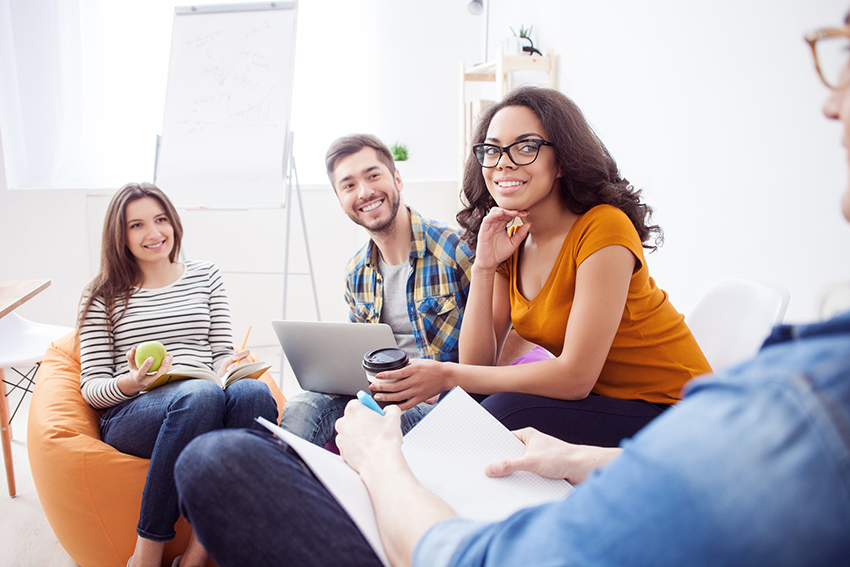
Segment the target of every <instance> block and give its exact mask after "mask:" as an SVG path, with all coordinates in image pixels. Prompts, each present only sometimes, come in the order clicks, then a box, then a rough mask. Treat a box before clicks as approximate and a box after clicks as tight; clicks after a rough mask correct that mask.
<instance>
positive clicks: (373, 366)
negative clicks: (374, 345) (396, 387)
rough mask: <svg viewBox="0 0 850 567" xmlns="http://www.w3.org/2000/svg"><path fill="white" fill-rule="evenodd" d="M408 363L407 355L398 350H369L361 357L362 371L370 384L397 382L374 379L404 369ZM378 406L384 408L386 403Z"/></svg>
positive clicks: (379, 403)
mask: <svg viewBox="0 0 850 567" xmlns="http://www.w3.org/2000/svg"><path fill="white" fill-rule="evenodd" d="M409 362H410V359H409V358H408V356H407V353H406V352H404V351H403V350H401V349H399V348H379V349H375V350H370V351H369V352H367V353H366V354H364V355H363V370H364V371H365V372H366V377H367V378H368V379H369V382H370V383H372V384H385V383H390V382H397V380H382V379H380V378H375V376H376V375H378V374H380V373H381V372H388V371H390V370H398V369H400V368H404V367H405V366H407V364H408V363H409ZM378 405H380V406H381V407H384V406H386V405H387V403H386V402H383V403H381V402H378Z"/></svg>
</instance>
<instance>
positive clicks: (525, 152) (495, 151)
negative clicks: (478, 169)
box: [472, 138, 552, 167]
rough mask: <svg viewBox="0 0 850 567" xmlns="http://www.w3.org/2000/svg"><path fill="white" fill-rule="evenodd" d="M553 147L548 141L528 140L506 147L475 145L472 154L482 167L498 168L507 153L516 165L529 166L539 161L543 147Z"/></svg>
mask: <svg viewBox="0 0 850 567" xmlns="http://www.w3.org/2000/svg"><path fill="white" fill-rule="evenodd" d="M551 145H552V144H550V143H549V142H547V141H546V140H540V139H538V138H527V139H525V140H520V141H519V142H514V143H513V144H510V145H508V146H504V147H501V146H497V145H495V144H473V146H472V153H473V154H475V159H477V160H478V163H480V164H481V166H482V167H496V165H497V164H498V163H499V160H500V159H502V153H507V154H508V157H509V158H510V159H511V161H512V162H514V164H515V165H529V164H531V163H534V160H536V159H537V154H538V153H540V148H541V147H542V146H551Z"/></svg>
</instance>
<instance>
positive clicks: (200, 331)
mask: <svg viewBox="0 0 850 567" xmlns="http://www.w3.org/2000/svg"><path fill="white" fill-rule="evenodd" d="M182 235H183V228H182V225H181V223H180V217H179V216H178V215H177V211H176V210H175V209H174V206H173V205H172V203H171V201H170V200H169V199H168V197H167V196H166V195H165V194H164V193H163V192H162V191H160V190H159V189H158V188H157V187H155V186H154V185H151V184H149V183H141V184H137V183H131V184H128V185H125V186H124V187H122V188H121V189H120V190H119V191H118V193H116V194H115V196H114V197H113V198H112V201H111V202H110V204H109V209H108V211H107V214H106V221H105V223H104V229H103V247H102V252H101V262H100V271H99V273H98V275H97V277H95V279H94V280H93V281H92V282H91V283H90V284H89V285H88V286H87V287H86V290H85V291H84V293H83V299H82V308H81V309H80V316H79V322H78V329H79V336H80V358H81V363H82V374H81V380H80V382H81V389H82V394H83V397H84V398H85V400H86V401H87V402H88V403H89V404H90V405H91V406H92V407H94V408H97V409H100V410H104V413H103V417H102V418H101V423H100V427H101V436H102V438H103V440H104V441H105V442H106V443H108V444H110V445H111V446H113V447H115V448H116V449H118V450H119V451H122V452H124V453H129V454H131V455H135V456H137V457H142V458H147V459H150V460H151V462H150V467H149V469H148V476H147V479H146V481H145V488H144V492H143V493H142V507H141V513H140V517H139V524H138V526H137V528H136V532H137V534H138V538H137V540H136V547H135V550H134V553H133V556H132V557H131V558H130V561H129V562H128V563H127V565H128V566H129V565H133V566H142V565H157V566H159V565H160V564H161V561H162V554H163V550H164V548H165V543H166V542H167V541H170V540H171V539H173V538H174V535H175V532H174V523H175V522H176V521H177V518H178V517H179V515H180V512H179V510H178V505H177V491H176V488H175V485H174V474H173V471H174V462H175V461H176V460H177V457H178V455H179V454H180V451H182V449H183V447H185V446H186V445H187V444H188V443H189V441H191V440H192V439H194V438H195V437H197V436H198V435H201V434H203V433H206V432H208V431H212V430H214V429H221V428H242V427H245V428H255V427H259V426H258V425H257V424H256V422H255V421H254V418H255V417H257V416H263V417H265V418H267V419H269V420H271V421H275V420H276V418H277V407H276V405H275V401H274V398H273V397H272V395H271V392H270V391H269V389H268V387H267V386H266V385H265V384H264V383H263V382H261V381H259V380H240V381H238V382H234V383H233V384H231V385H230V386H229V387H228V388H227V390H226V391H224V390H222V389H221V388H220V387H219V386H217V385H215V384H213V383H212V382H209V381H206V380H184V381H178V382H172V383H170V384H167V385H165V386H161V387H159V388H155V389H153V390H151V391H150V392H147V393H145V394H144V395H140V393H141V392H142V390H143V389H144V388H145V387H146V386H147V385H148V384H150V383H151V382H153V381H154V380H155V379H156V378H157V377H159V376H160V375H161V374H163V373H166V372H168V371H169V370H170V369H171V365H172V363H179V364H181V365H187V366H198V367H206V368H209V369H212V370H214V371H217V372H218V374H219V375H223V374H224V373H225V372H226V371H227V370H228V369H230V368H232V367H233V366H234V365H236V364H238V363H239V362H240V361H241V360H242V359H244V358H245V357H246V356H247V355H248V351H247V350H243V351H240V352H235V353H234V349H233V336H232V330H231V325H230V309H229V306H228V303H227V296H226V294H225V291H224V286H223V283H222V281H221V276H220V274H219V271H218V269H217V268H216V267H215V266H214V265H213V264H210V263H208V262H197V261H193V262H183V263H181V262H178V260H177V258H178V254H179V251H180V242H181V238H182ZM145 341H159V342H161V343H163V344H164V345H165V347H166V349H167V350H168V355H167V356H166V357H165V359H164V360H163V361H162V364H161V366H160V367H159V368H158V370H157V371H156V372H153V373H150V374H148V371H149V369H150V367H151V365H152V364H153V362H154V361H153V358H148V359H147V360H146V361H145V362H144V363H143V364H142V365H141V366H137V365H136V362H135V354H136V352H135V351H136V349H135V346H136V345H138V344H140V343H142V342H145ZM205 563H206V552H205V551H204V549H203V546H201V544H200V543H199V542H198V541H197V540H196V539H195V538H194V536H193V538H192V540H191V542H190V543H189V546H188V547H187V549H186V552H185V553H184V554H183V556H182V558H180V557H178V559H177V560H175V565H178V564H179V565H183V566H184V567H185V566H189V565H204V564H205Z"/></svg>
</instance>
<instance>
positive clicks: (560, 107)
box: [457, 87, 664, 251]
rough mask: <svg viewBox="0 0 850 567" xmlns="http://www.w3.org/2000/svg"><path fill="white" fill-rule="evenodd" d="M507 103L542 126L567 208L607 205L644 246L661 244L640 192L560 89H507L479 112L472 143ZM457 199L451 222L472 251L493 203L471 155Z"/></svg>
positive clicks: (660, 234) (659, 232) (481, 139)
mask: <svg viewBox="0 0 850 567" xmlns="http://www.w3.org/2000/svg"><path fill="white" fill-rule="evenodd" d="M509 106H524V107H526V108H528V109H530V110H531V111H532V112H534V114H536V115H537V117H538V118H539V119H540V122H541V123H542V124H543V127H544V129H545V130H546V133H547V134H548V137H549V140H548V141H549V142H551V143H552V144H553V149H554V150H555V155H556V159H557V162H558V165H559V166H560V168H561V173H562V176H561V178H560V189H561V195H562V196H563V198H564V200H565V202H566V204H567V207H568V208H569V209H570V211H572V212H573V213H575V214H577V215H580V214H583V213H586V212H587V211H589V210H590V209H591V208H593V207H595V206H596V205H601V204H608V205H613V206H614V207H617V208H618V209H620V210H621V211H623V212H624V213H626V215H628V217H629V219H630V220H631V221H632V224H633V225H634V227H635V229H636V230H637V233H638V236H640V240H641V242H642V243H643V247H644V248H647V249H649V250H651V251H654V250H656V249H657V248H658V247H659V246H661V244H662V243H663V241H664V234H663V232H662V230H661V227H660V226H658V225H654V224H649V221H650V219H651V217H652V209H651V208H650V207H649V206H648V205H647V204H646V203H643V202H641V200H640V195H641V191H640V190H639V189H635V188H634V187H633V186H632V185H631V184H630V183H629V181H628V180H627V179H626V178H624V177H622V176H621V175H620V171H619V169H618V168H617V163H616V162H615V161H614V158H612V157H611V154H610V153H608V150H607V149H606V148H605V145H604V144H603V143H602V141H601V140H600V139H599V137H598V136H597V135H596V133H595V132H594V131H593V129H592V128H591V127H590V124H588V123H587V120H586V119H585V117H584V115H583V114H582V112H581V110H580V109H579V108H578V106H576V104H575V103H574V102H573V101H572V100H570V99H569V98H568V97H567V96H565V95H564V94H563V93H561V92H559V91H557V90H555V89H549V88H542V87H520V88H518V89H515V90H513V91H511V92H510V93H508V95H507V96H506V97H505V99H504V100H502V101H500V102H498V103H497V104H494V105H492V106H490V107H488V108H487V109H486V110H485V111H484V112H483V113H482V115H481V118H480V119H479V120H478V123H477V125H476V127H475V131H474V132H473V134H472V143H473V144H479V143H482V142H484V139H485V138H486V136H487V130H488V129H489V127H490V121H491V120H492V119H493V116H495V114H496V113H497V112H499V111H500V110H502V109H503V108H506V107H509ZM461 201H462V202H463V205H464V206H463V208H462V209H461V211H460V212H459V213H458V214H457V221H458V223H459V224H460V226H461V227H463V228H464V239H465V240H466V241H467V243H468V244H469V246H470V248H472V250H473V251H474V250H475V247H476V245H477V243H478V230H479V229H480V227H481V222H482V221H483V219H484V217H485V216H486V215H487V213H488V212H489V210H490V209H491V208H492V207H494V206H496V201H495V200H494V199H493V197H492V196H491V195H490V192H489V191H488V190H487V185H486V184H485V182H484V178H483V176H482V175H481V164H479V163H478V160H477V159H476V158H475V157H474V156H473V155H472V154H470V156H469V157H468V159H467V160H466V166H465V168H464V172H463V189H462V192H461Z"/></svg>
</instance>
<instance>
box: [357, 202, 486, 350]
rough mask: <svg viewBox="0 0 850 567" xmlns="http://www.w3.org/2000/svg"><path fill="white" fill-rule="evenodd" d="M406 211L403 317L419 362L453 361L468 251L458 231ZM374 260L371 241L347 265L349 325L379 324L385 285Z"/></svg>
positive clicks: (465, 286)
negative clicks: (407, 267)
mask: <svg viewBox="0 0 850 567" xmlns="http://www.w3.org/2000/svg"><path fill="white" fill-rule="evenodd" d="M407 209H408V210H409V211H410V225H411V234H410V273H409V275H408V277H407V313H408V315H409V316H410V325H411V327H413V337H414V339H415V340H416V347H417V348H418V349H419V356H420V357H421V358H430V359H432V360H439V361H452V362H457V360H458V337H459V335H460V322H461V319H462V318H463V310H464V308H465V307H466V298H467V296H468V295H469V278H470V276H471V275H472V252H471V251H470V250H469V247H468V246H467V245H466V243H465V242H463V241H461V238H460V234H459V232H458V231H456V230H454V229H452V228H449V227H447V226H446V225H445V224H443V223H438V222H436V221H432V220H429V219H424V218H422V216H420V215H419V213H417V212H416V211H414V210H413V209H412V208H410V207H408V208H407ZM378 261H379V255H378V253H377V251H376V250H375V243H374V242H372V241H371V240H370V241H369V242H367V243H366V244H365V245H364V246H363V248H361V249H360V251H358V252H357V254H355V255H354V257H353V258H352V259H351V260H349V262H348V266H347V267H346V269H345V272H346V278H345V300H346V301H347V302H348V306H349V308H350V309H351V312H350V313H349V318H350V319H351V321H354V322H357V323H379V322H380V321H381V307H382V305H383V297H384V293H383V283H384V282H383V278H382V276H381V272H380V270H379V269H378Z"/></svg>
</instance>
